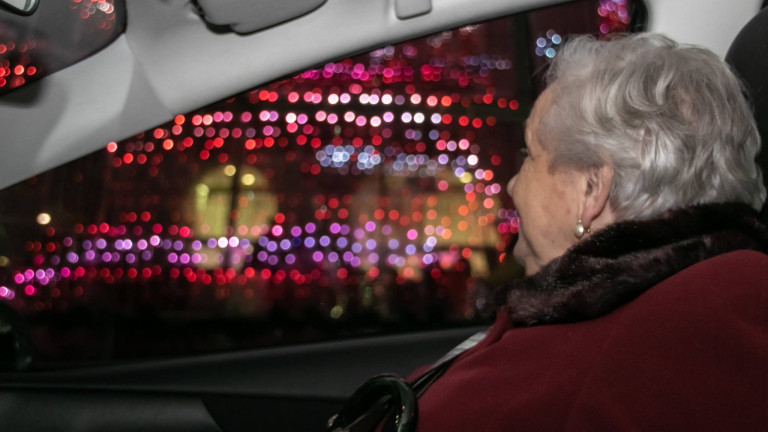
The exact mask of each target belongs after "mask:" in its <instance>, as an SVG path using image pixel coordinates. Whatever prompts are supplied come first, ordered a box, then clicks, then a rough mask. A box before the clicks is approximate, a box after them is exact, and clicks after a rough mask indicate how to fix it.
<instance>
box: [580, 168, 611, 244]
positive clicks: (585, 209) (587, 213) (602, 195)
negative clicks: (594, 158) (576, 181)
mask: <svg viewBox="0 0 768 432" xmlns="http://www.w3.org/2000/svg"><path fill="white" fill-rule="evenodd" d="M584 174H585V175H586V183H587V185H586V188H585V190H584V196H583V197H582V199H583V206H582V210H581V223H582V224H583V225H584V226H585V227H588V228H592V230H595V229H598V228H602V226H604V225H608V224H610V223H611V222H613V219H614V217H613V211H612V209H611V208H610V205H609V204H608V194H609V193H610V191H611V183H612V182H613V168H611V167H610V166H608V165H603V166H602V167H599V168H592V169H589V170H588V171H587V172H586V173H584Z"/></svg>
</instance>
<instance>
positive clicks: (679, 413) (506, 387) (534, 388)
mask: <svg viewBox="0 0 768 432" xmlns="http://www.w3.org/2000/svg"><path fill="white" fill-rule="evenodd" d="M494 327H495V330H496V332H495V333H494V332H493V331H492V332H491V334H492V335H494V334H495V335H496V336H495V338H494V340H492V341H489V343H485V344H482V346H480V347H478V348H479V349H476V350H472V351H470V352H468V353H467V354H466V355H464V356H462V357H461V358H459V359H458V360H457V361H456V362H455V363H454V365H452V366H451V368H450V369H449V370H448V371H447V372H446V374H445V375H444V376H443V377H442V378H440V379H439V380H438V381H437V382H436V383H435V384H434V385H433V386H432V388H430V389H429V390H428V391H427V392H426V394H425V395H424V396H423V397H422V398H421V399H420V401H419V417H420V420H419V431H422V432H427V431H454V430H455V431H459V430H462V431H463V430H476V431H502V430H503V431H508V430H520V431H525V430H531V431H533V430H535V431H547V430H557V431H562V430H575V431H578V430H638V431H640V430H699V431H702V430H713V431H714V430H740V431H744V430H755V431H757V430H760V431H764V430H767V429H768V255H765V254H762V253H759V252H753V251H745V250H742V251H735V252H730V253H727V254H723V255H719V256H716V257H714V258H710V259H708V260H705V261H702V262H700V263H697V264H695V265H693V266H691V267H689V268H687V269H685V270H683V271H681V272H679V273H677V274H675V275H674V276H672V277H670V278H668V279H667V280H665V281H663V282H661V283H659V284H658V285H656V286H654V287H652V288H651V289H649V290H648V291H646V292H645V293H644V294H642V295H641V296H640V297H638V298H637V299H635V300H633V301H632V302H630V303H628V304H626V305H624V306H622V307H620V308H619V309H617V310H615V311H613V312H611V313H610V314H608V315H605V316H603V317H600V318H597V319H593V320H589V321H584V322H579V323H572V324H558V325H546V326H538V327H530V328H515V329H512V328H509V325H508V323H507V321H506V320H505V319H504V318H503V317H502V319H499V320H497V323H496V324H495V325H494ZM499 329H501V330H502V331H499Z"/></svg>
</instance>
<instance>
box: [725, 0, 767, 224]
mask: <svg viewBox="0 0 768 432" xmlns="http://www.w3.org/2000/svg"><path fill="white" fill-rule="evenodd" d="M725 60H726V61H727V62H728V63H730V64H731V66H733V68H734V70H735V71H736V74H737V75H739V77H741V79H742V80H743V81H744V84H746V86H747V91H748V92H749V95H748V96H749V100H750V102H752V106H753V108H754V112H755V119H756V120H757V127H758V129H759V130H760V137H761V139H762V149H761V151H760V154H759V155H758V156H757V162H758V164H759V165H760V169H761V170H762V171H763V182H764V183H766V185H767V186H768V148H766V147H768V8H765V9H763V10H762V11H760V12H759V13H758V14H757V15H756V16H755V17H754V18H752V20H751V21H750V22H748V23H747V25H746V26H744V28H743V29H741V32H739V34H738V35H737V36H736V39H734V41H733V43H732V44H731V48H730V49H729V50H728V54H726V56H725ZM762 214H763V216H764V218H763V219H764V220H768V219H767V218H768V205H764V206H763V213H762Z"/></svg>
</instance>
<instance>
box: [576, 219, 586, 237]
mask: <svg viewBox="0 0 768 432" xmlns="http://www.w3.org/2000/svg"><path fill="white" fill-rule="evenodd" d="M573 233H574V234H576V238H582V237H584V233H587V234H589V228H585V227H584V225H583V224H582V223H581V219H579V222H577V223H576V229H575V230H573Z"/></svg>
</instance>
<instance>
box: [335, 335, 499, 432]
mask: <svg viewBox="0 0 768 432" xmlns="http://www.w3.org/2000/svg"><path fill="white" fill-rule="evenodd" d="M486 333H487V331H481V332H477V333H475V334H473V335H472V336H470V337H469V338H467V339H466V340H464V341H463V342H462V343H460V344H458V345H456V346H455V347H454V348H453V349H451V350H450V351H448V353H446V354H445V355H444V356H442V357H441V358H440V359H439V360H438V361H436V362H435V363H434V364H432V366H431V367H430V368H429V370H427V371H426V372H424V373H422V374H421V375H419V377H418V378H416V379H415V380H414V381H413V382H412V383H408V382H406V381H405V380H404V379H402V378H400V377H398V376H396V375H392V374H385V375H378V376H375V377H373V378H371V379H369V380H368V381H366V382H365V383H364V384H363V385H362V386H360V387H359V388H358V389H357V390H355V392H354V393H352V396H350V397H349V399H348V400H347V401H346V402H345V403H344V406H343V407H342V408H341V410H339V413H338V414H336V415H334V416H333V417H331V418H330V419H328V424H327V426H328V430H329V431H331V432H364V431H372V430H374V429H375V428H376V427H377V426H378V425H379V424H382V422H383V430H384V431H390V430H394V431H397V432H409V431H414V430H416V423H417V421H418V404H417V399H418V398H419V397H421V396H422V395H423V394H424V393H425V392H426V391H427V389H428V388H429V387H430V386H431V385H432V384H433V383H434V382H435V381H436V380H437V379H438V378H440V377H441V376H442V375H443V373H445V371H447V370H448V368H449V367H450V366H451V364H452V363H453V361H454V360H456V358H457V357H459V355H461V354H462V353H463V352H465V351H467V350H469V349H470V348H472V347H474V346H475V345H477V344H478V343H479V342H480V341H481V340H483V338H484V337H485V335H486ZM388 414H389V416H388ZM387 417H389V418H387Z"/></svg>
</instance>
